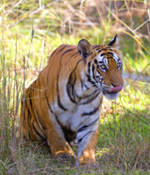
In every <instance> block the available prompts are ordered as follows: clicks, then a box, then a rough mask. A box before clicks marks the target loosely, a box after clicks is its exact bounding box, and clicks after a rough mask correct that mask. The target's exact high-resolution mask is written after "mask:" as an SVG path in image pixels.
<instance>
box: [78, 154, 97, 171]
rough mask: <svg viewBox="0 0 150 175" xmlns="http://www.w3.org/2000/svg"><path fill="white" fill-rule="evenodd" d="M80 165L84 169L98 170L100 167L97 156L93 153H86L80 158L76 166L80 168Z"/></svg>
mask: <svg viewBox="0 0 150 175" xmlns="http://www.w3.org/2000/svg"><path fill="white" fill-rule="evenodd" d="M79 165H82V166H84V167H88V168H92V167H94V168H96V167H98V166H99V165H98V163H97V162H96V159H95V154H94V152H93V154H92V152H87V151H85V152H84V153H83V155H82V156H80V157H79V159H78V160H77V161H76V166H77V167H79Z"/></svg>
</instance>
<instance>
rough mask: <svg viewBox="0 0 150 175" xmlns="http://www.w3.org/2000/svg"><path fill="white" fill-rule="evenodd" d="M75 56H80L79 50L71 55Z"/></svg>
mask: <svg viewBox="0 0 150 175" xmlns="http://www.w3.org/2000/svg"><path fill="white" fill-rule="evenodd" d="M74 56H79V52H75V53H74V54H72V55H71V56H70V57H71V58H72V57H74Z"/></svg>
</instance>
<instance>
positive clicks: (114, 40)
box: [108, 35, 118, 47]
mask: <svg viewBox="0 0 150 175" xmlns="http://www.w3.org/2000/svg"><path fill="white" fill-rule="evenodd" d="M117 38H118V36H117V35H115V37H114V38H113V39H112V40H111V41H110V42H109V43H108V46H112V47H117V44H118V42H117V41H118V39H117Z"/></svg>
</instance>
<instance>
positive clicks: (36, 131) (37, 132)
mask: <svg viewBox="0 0 150 175" xmlns="http://www.w3.org/2000/svg"><path fill="white" fill-rule="evenodd" d="M32 127H33V129H34V131H35V133H36V134H37V135H38V136H39V137H40V138H41V139H42V140H46V138H45V137H43V136H42V135H41V134H40V133H39V131H38V130H37V129H36V127H35V126H34V123H32Z"/></svg>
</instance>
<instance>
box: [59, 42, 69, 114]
mask: <svg viewBox="0 0 150 175" xmlns="http://www.w3.org/2000/svg"><path fill="white" fill-rule="evenodd" d="M65 47H66V45H65V46H64V47H63V48H62V49H64V48H65ZM62 49H61V50H62ZM61 62H62V59H60V62H59V69H58V70H59V72H58V74H57V79H56V89H57V103H58V106H59V107H60V108H61V109H62V110H64V111H67V108H66V107H64V105H63V104H62V102H61V99H60V94H59V76H60V71H61Z"/></svg>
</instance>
